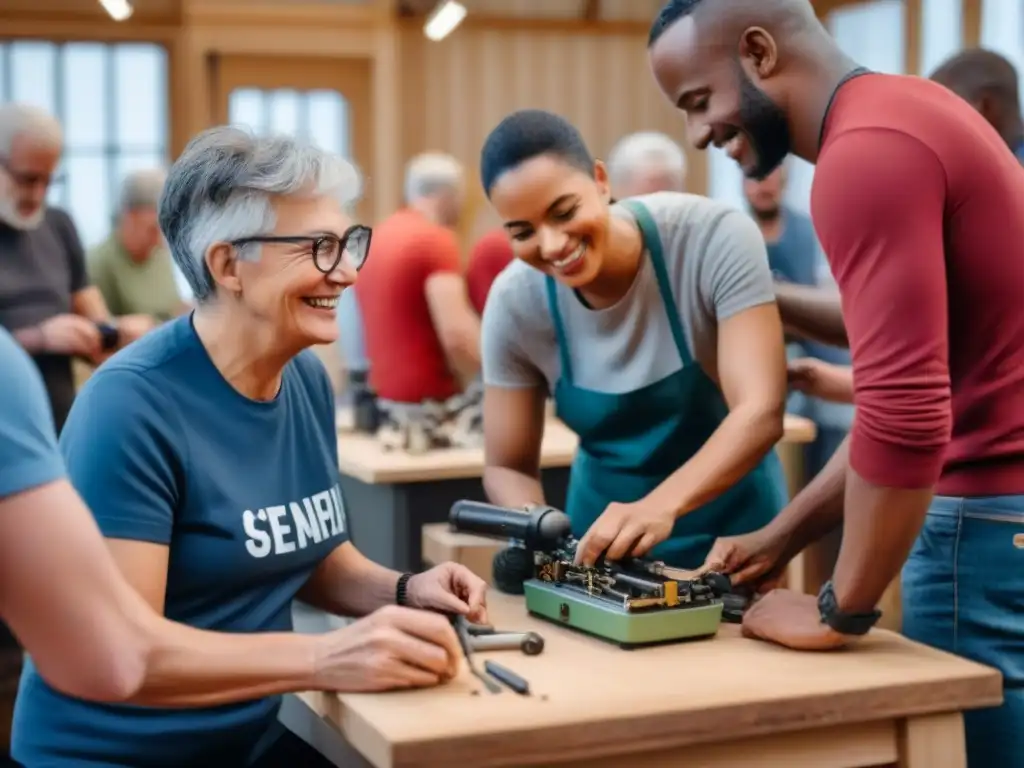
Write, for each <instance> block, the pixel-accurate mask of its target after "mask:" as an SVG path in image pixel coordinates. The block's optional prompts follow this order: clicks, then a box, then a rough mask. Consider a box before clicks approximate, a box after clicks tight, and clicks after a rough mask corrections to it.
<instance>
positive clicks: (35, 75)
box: [10, 42, 57, 114]
mask: <svg viewBox="0 0 1024 768" xmlns="http://www.w3.org/2000/svg"><path fill="white" fill-rule="evenodd" d="M10 45H11V58H10V65H11V73H10V74H11V90H12V94H11V96H12V99H11V100H12V101H20V102H25V103H28V104H35V105H36V106H39V107H42V108H43V109H45V110H46V111H48V112H50V113H51V114H53V113H54V112H56V107H57V105H56V103H55V101H54V84H55V83H56V77H55V71H56V66H55V58H56V54H55V46H54V45H53V44H52V43H36V42H16V43H11V44H10Z"/></svg>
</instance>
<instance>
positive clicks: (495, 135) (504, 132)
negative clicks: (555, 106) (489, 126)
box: [480, 109, 594, 195]
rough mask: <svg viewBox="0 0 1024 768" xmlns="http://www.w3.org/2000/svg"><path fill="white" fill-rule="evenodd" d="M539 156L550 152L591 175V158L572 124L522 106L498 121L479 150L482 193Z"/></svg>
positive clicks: (488, 191)
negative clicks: (500, 178)
mask: <svg viewBox="0 0 1024 768" xmlns="http://www.w3.org/2000/svg"><path fill="white" fill-rule="evenodd" d="M541 155H553V156H555V157H557V158H558V159H560V160H562V161H564V162H565V163H567V164H568V165H570V166H572V167H573V168H577V169H579V170H580V171H583V172H584V173H586V174H588V175H589V176H593V175H594V157H593V155H591V154H590V150H589V149H587V144H586V142H585V141H583V136H582V135H581V134H580V132H579V131H578V130H577V129H576V127H575V126H574V125H573V124H572V123H570V122H569V121H568V120H566V119H565V118H564V117H562V116H561V115H556V114H555V113H553V112H546V111H544V110H543V109H521V110H519V111H518V112H513V113H512V114H510V115H508V116H507V117H505V118H504V119H503V120H502V121H501V122H500V123H498V125H497V126H496V127H495V128H494V130H492V131H491V132H490V134H489V135H488V136H487V139H486V140H485V141H484V146H483V149H481V150H480V181H481V182H482V183H483V187H484V193H485V194H487V195H490V193H491V189H492V188H493V187H494V184H495V182H497V180H498V178H499V177H500V176H502V175H503V174H505V173H507V172H508V171H511V170H513V169H515V168H517V167H518V166H519V165H521V164H522V163H525V162H526V161H527V160H532V159H533V158H535V157H540V156H541Z"/></svg>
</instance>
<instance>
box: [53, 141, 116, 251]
mask: <svg viewBox="0 0 1024 768" xmlns="http://www.w3.org/2000/svg"><path fill="white" fill-rule="evenodd" d="M109 162H110V161H109V160H108V159H107V158H106V157H104V156H103V155H73V154H69V155H68V158H67V162H66V167H67V181H66V182H65V183H66V184H67V185H68V209H69V213H70V214H71V216H72V218H73V219H74V220H75V225H76V226H77V227H78V235H79V237H81V238H82V243H83V244H84V245H85V247H86V248H90V247H92V246H93V245H96V243H98V242H100V241H101V240H103V238H105V237H106V236H107V235H108V234H109V233H110V226H111V213H112V206H111V204H110V195H109V181H108V179H109V177H108V175H107V170H108V163H109Z"/></svg>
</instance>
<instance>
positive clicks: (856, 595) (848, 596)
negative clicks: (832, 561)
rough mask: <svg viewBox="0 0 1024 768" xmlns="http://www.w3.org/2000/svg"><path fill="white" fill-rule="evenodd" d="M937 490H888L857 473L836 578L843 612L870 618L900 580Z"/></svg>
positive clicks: (849, 484) (850, 484)
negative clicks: (890, 588) (900, 574)
mask: <svg viewBox="0 0 1024 768" xmlns="http://www.w3.org/2000/svg"><path fill="white" fill-rule="evenodd" d="M931 500H932V489H931V488H924V489H905V488H885V487H882V486H878V485H874V484H873V483H870V482H868V481H867V480H865V479H864V478H863V477H861V476H860V475H859V474H858V473H857V472H856V471H855V470H854V469H853V468H852V467H851V468H850V469H849V472H848V475H847V481H846V506H847V508H848V509H849V510H850V511H849V513H848V514H846V515H845V517H844V520H843V543H842V546H841V547H840V549H839V558H838V560H837V562H836V568H835V572H834V574H833V578H832V581H833V587H834V589H835V594H836V602H837V603H838V604H839V607H840V608H841V609H842V610H844V611H847V612H851V613H866V612H868V611H871V610H873V609H874V608H875V606H876V605H878V602H879V601H880V600H881V599H882V595H883V594H884V592H885V590H886V588H887V587H888V586H889V584H890V583H891V582H892V580H893V579H895V578H896V577H897V575H898V574H899V572H900V569H901V568H902V566H903V563H904V562H905V561H906V559H907V555H908V554H910V549H911V547H912V546H913V545H914V540H915V539H916V538H917V535H918V533H920V531H921V525H922V524H923V523H924V518H925V515H926V514H927V512H928V506H929V504H931Z"/></svg>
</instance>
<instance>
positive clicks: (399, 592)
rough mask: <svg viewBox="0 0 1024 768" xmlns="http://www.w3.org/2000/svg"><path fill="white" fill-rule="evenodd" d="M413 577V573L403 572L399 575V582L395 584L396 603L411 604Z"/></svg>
mask: <svg viewBox="0 0 1024 768" xmlns="http://www.w3.org/2000/svg"><path fill="white" fill-rule="evenodd" d="M412 577H413V574H411V573H403V574H402V575H401V576H399V577H398V584H397V585H396V586H395V604H396V605H406V606H407V605H409V579H411V578H412Z"/></svg>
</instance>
